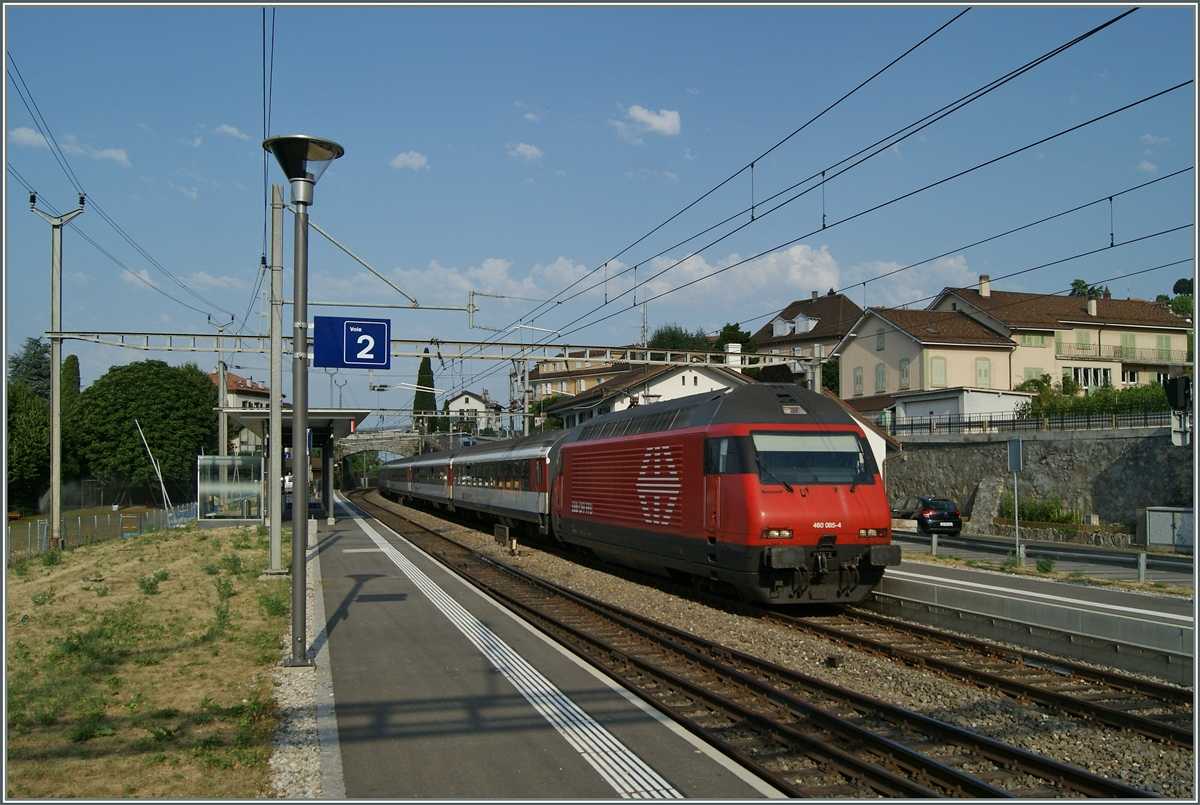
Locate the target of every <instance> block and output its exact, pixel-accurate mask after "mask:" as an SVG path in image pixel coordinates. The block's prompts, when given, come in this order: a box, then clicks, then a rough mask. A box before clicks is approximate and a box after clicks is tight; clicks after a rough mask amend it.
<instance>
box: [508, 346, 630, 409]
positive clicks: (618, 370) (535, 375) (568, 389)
mask: <svg viewBox="0 0 1200 805" xmlns="http://www.w3.org/2000/svg"><path fill="white" fill-rule="evenodd" d="M605 355H606V353H605V351H603V350H576V351H574V352H571V353H570V354H567V355H558V356H556V357H554V358H551V359H550V360H546V361H539V362H538V365H537V366H536V367H534V368H533V369H530V370H529V386H530V388H532V389H533V398H534V399H535V400H544V399H546V398H547V397H553V396H557V395H564V394H565V395H569V396H574V395H576V394H582V393H583V392H585V391H588V390H590V389H594V388H595V387H596V386H598V385H600V384H601V383H605V382H607V381H609V380H612V379H613V378H614V377H616V376H617V375H619V374H622V373H623V372H628V371H629V364H622V363H612V362H610V361H607V360H605Z"/></svg>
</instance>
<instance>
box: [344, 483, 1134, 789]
mask: <svg viewBox="0 0 1200 805" xmlns="http://www.w3.org/2000/svg"><path fill="white" fill-rule="evenodd" d="M360 502H361V501H360ZM366 505H367V506H369V508H371V509H372V510H377V511H379V513H380V514H383V515H384V517H383V519H384V520H385V521H386V520H393V521H395V520H403V518H401V517H400V516H399V515H396V514H394V513H391V512H388V511H386V510H378V509H377V507H375V506H371V505H370V504H366ZM405 522H410V521H405ZM414 525H415V524H414ZM416 528H418V529H420V530H421V531H425V532H427V533H432V534H435V535H436V532H428V531H427V529H424V528H423V527H420V526H416ZM436 536H437V538H438V539H439V540H448V541H449V542H450V543H451V544H453V545H455V546H456V551H458V552H460V554H459V556H458V557H457V558H456V559H454V560H453V561H451V562H448V565H449V566H450V567H452V569H454V570H455V571H456V572H458V573H460V574H462V575H464V576H466V577H467V578H469V579H470V580H471V581H472V583H474V584H476V585H478V586H480V587H481V588H484V589H485V590H487V592H488V593H489V594H491V595H494V596H495V597H497V598H499V599H501V600H503V601H504V602H505V603H506V604H508V605H509V606H511V607H513V608H514V609H517V610H518V611H519V612H521V613H524V616H525V617H526V618H527V619H531V620H533V621H534V622H536V623H538V624H539V625H541V627H542V628H543V629H546V628H547V627H549V628H550V630H551V631H552V632H553V633H555V634H556V636H557V637H558V639H559V640H560V641H563V642H566V643H567V644H568V645H571V646H572V647H573V648H574V649H575V650H576V651H577V652H579V653H580V654H581V655H582V656H584V657H585V658H587V659H588V661H589V662H592V663H593V664H595V665H597V666H598V667H600V668H602V669H604V670H606V671H607V672H609V673H613V674H615V675H617V676H619V677H623V678H624V679H625V681H626V683H627V684H630V685H631V686H632V688H633V690H634V691H635V692H637V693H638V695H640V696H642V697H643V698H645V699H647V701H650V702H651V703H653V704H654V705H655V706H658V707H660V708H665V709H667V710H668V711H669V712H671V714H672V715H673V717H676V718H680V719H681V721H682V723H684V724H685V725H686V726H687V727H688V728H689V729H691V730H693V731H694V732H697V734H701V735H703V736H705V738H706V739H707V740H713V741H714V742H716V743H718V744H719V745H721V746H722V748H723V749H725V750H726V751H729V752H730V753H731V755H732V756H734V757H736V758H737V759H738V760H739V762H742V763H744V764H746V765H748V767H750V768H753V769H754V770H755V772H756V773H762V774H764V776H765V777H766V778H767V779H770V780H772V782H774V783H776V784H783V783H787V788H788V789H789V790H793V792H794V793H797V794H800V795H804V794H805V793H807V792H804V791H796V790H795V789H796V787H795V786H794V785H792V784H791V783H788V782H787V781H786V780H784V781H783V782H782V783H781V781H780V779H779V778H778V774H777V773H776V772H772V771H770V770H768V769H762V768H761V764H760V763H758V762H757V761H755V760H754V759H753V758H750V757H749V756H748V755H747V754H746V753H745V752H742V751H741V750H740V749H739V748H738V747H737V746H735V745H731V744H730V743H729V742H727V741H724V740H723V739H722V738H720V737H719V736H716V735H714V734H713V731H712V730H711V729H706V728H705V727H704V726H703V725H701V724H698V723H696V722H695V721H694V720H692V719H689V718H688V717H687V715H686V714H684V713H681V712H679V709H678V708H677V707H672V706H671V705H670V704H669V703H666V702H664V701H663V700H662V695H663V694H662V688H663V686H665V690H667V691H670V692H672V693H676V694H677V695H680V696H683V697H685V699H686V700H687V701H696V700H700V701H703V702H704V703H705V706H706V707H713V708H719V709H720V710H721V711H723V712H725V713H728V714H731V716H730V717H732V718H733V719H735V720H737V721H740V722H741V723H744V724H753V725H755V726H756V728H757V729H760V730H766V731H767V732H768V734H770V735H773V736H776V737H775V740H784V739H786V740H787V741H790V742H794V743H795V744H796V745H797V746H798V747H800V750H799V751H801V752H802V753H804V754H807V755H809V756H810V757H811V756H812V754H813V753H814V752H822V753H827V754H826V758H827V760H826V761H825V762H828V763H831V764H832V766H833V767H834V768H837V769H839V771H841V772H842V773H843V774H845V775H847V776H848V777H851V778H857V779H860V780H868V781H869V782H868V785H869V787H870V788H871V790H874V791H876V792H879V793H887V794H891V795H898V796H937V795H939V794H937V793H933V791H931V790H930V791H928V792H927V793H917V792H915V791H910V792H909V793H907V794H906V793H899V792H902V791H903V790H904V789H903V788H901V787H900V786H901V785H908V786H912V785H918V786H919V787H920V788H925V787H926V786H932V788H933V789H937V790H940V792H941V795H951V796H976V797H979V796H983V797H992V798H994V797H1009V796H1013V794H1011V793H1010V792H1006V791H1004V790H1003V789H1000V788H997V787H995V786H992V785H991V784H990V783H988V782H986V781H983V780H980V779H979V778H977V777H973V776H971V775H968V774H965V773H963V772H961V771H960V770H958V769H956V768H953V767H952V766H949V765H947V764H944V763H942V762H940V761H937V760H934V759H932V758H929V757H927V756H926V755H923V754H921V753H920V752H917V751H915V750H913V749H910V748H908V747H906V746H904V745H903V744H900V743H898V742H896V741H893V740H891V739H889V738H886V737H884V736H881V735H879V734H878V733H876V732H872V731H870V730H866V729H865V728H863V727H861V726H859V725H857V724H854V723H853V722H851V721H848V720H847V719H845V718H842V717H841V716H839V715H837V714H836V713H833V712H829V711H827V710H823V709H821V708H818V707H816V706H814V705H813V704H811V703H810V702H808V701H806V698H807V697H811V696H812V695H814V694H815V695H819V696H824V697H825V698H827V699H831V700H833V701H836V702H839V707H842V708H845V709H849V710H852V711H854V712H855V713H859V714H862V713H865V714H878V715H879V716H880V717H881V718H883V719H884V720H885V721H886V722H887V723H890V724H892V725H895V726H900V727H902V728H904V729H906V730H909V731H912V732H916V733H918V734H920V735H923V736H926V737H925V738H923V739H921V740H920V741H919V743H928V738H929V737H935V738H936V739H937V740H938V741H941V742H943V743H945V744H949V745H953V746H955V747H957V748H958V749H959V750H960V751H967V752H969V753H972V754H974V755H975V757H977V758H978V759H979V760H982V761H986V762H987V763H989V764H993V765H994V766H995V767H996V768H995V770H994V771H992V772H989V773H987V774H990V775H993V776H1000V777H1004V776H1012V775H1013V773H1014V772H1017V773H1023V774H1029V775H1031V776H1034V777H1037V778H1040V779H1042V780H1045V781H1047V782H1049V783H1051V784H1052V785H1053V786H1055V787H1057V788H1058V789H1064V788H1065V789H1070V790H1071V791H1074V792H1079V793H1083V794H1086V795H1088V796H1102V797H1122V798H1129V797H1153V796H1155V795H1153V794H1151V793H1149V792H1146V791H1143V790H1141V789H1137V788H1133V787H1131V786H1128V785H1125V784H1124V783H1120V782H1118V781H1114V780H1110V779H1108V778H1105V777H1102V776H1099V775H1095V774H1092V773H1090V772H1086V771H1084V770H1082V769H1078V768H1077V767H1074V766H1070V765H1068V764H1063V763H1059V762H1058V761H1054V760H1051V759H1049V758H1045V757H1042V756H1039V755H1034V754H1032V753H1029V752H1025V751H1024V750H1020V749H1017V748H1015V747H1011V746H1008V745H1006V744H1003V743H1000V742H998V741H994V740H992V739H988V738H986V737H984V736H979V735H976V734H974V733H971V732H969V731H967V730H962V729H960V728H957V727H953V726H952V725H948V724H943V723H942V722H939V721H937V720H935V719H931V718H929V717H926V716H921V715H920V714H917V713H912V712H910V711H907V710H903V709H902V708H898V707H895V706H893V705H889V704H887V703H884V702H881V701H878V700H876V699H872V698H871V697H867V696H863V695H861V694H857V693H854V692H852V691H847V690H845V689H841V688H838V687H837V686H833V685H829V684H828V683H824V682H821V681H820V680H816V679H814V678H811V677H806V676H804V675H802V674H799V673H797V672H794V671H791V670H790V669H786V668H783V667H782V666H777V665H773V664H771V663H768V662H766V661H764V660H759V659H757V658H753V657H750V656H749V655H745V654H743V653H741V652H737V651H735V650H733V649H729V648H726V647H722V646H718V645H716V644H713V643H709V642H708V641H703V640H701V639H700V638H696V637H694V636H691V635H687V634H686V633H683V632H679V631H678V630H675V629H672V628H671V627H668V626H666V625H664V624H659V623H655V622H653V621H649V620H648V619H643V618H641V617H640V616H637V615H634V614H633V613H628V612H625V611H624V610H620V609H619V608H617V607H613V606H612V605H608V604H604V603H603V602H597V601H594V600H593V599H589V598H588V597H587V596H582V595H580V594H578V593H573V592H571V591H567V590H563V589H561V588H558V587H557V586H556V585H553V584H551V583H549V582H546V581H544V580H542V579H539V578H537V577H535V576H532V575H531V574H528V573H526V572H525V571H522V570H519V569H517V568H514V567H511V566H509V565H507V564H505V563H503V562H499V561H497V560H495V559H493V558H490V557H486V556H483V555H482V554H478V553H477V552H475V551H473V550H472V549H470V548H469V547H467V546H464V545H461V544H460V543H457V542H454V541H453V540H449V538H447V537H444V536H442V535H436ZM431 553H433V554H434V555H438V554H439V553H442V554H444V553H445V552H444V551H439V550H437V549H434V550H432V551H431ZM464 557H470V561H469V562H466V561H464ZM443 561H446V559H445V557H444V556H443ZM468 564H469V565H475V566H478V567H482V568H487V569H488V570H489V571H490V572H494V573H498V574H502V575H501V576H500V578H502V579H503V580H502V581H499V582H497V581H492V582H488V581H484V580H482V579H480V578H479V577H478V575H477V574H475V573H469V572H467V571H468V567H467V565H468ZM512 585H520V586H521V589H522V591H523V593H524V594H517V593H514V592H512V591H511V586H512ZM502 587H507V588H508V589H501V588H502ZM534 590H535V591H536V593H537V596H538V597H547V596H554V597H555V600H557V601H560V602H561V601H568V602H570V603H571V605H572V606H573V607H576V608H577V609H576V610H575V611H576V612H577V613H578V612H582V611H587V612H588V613H590V614H589V616H588V617H596V616H597V613H596V610H597V609H599V610H600V611H601V612H603V615H604V617H605V618H607V619H609V622H610V623H612V624H615V628H616V630H617V634H619V635H621V636H622V637H623V638H625V639H629V638H630V637H632V636H634V635H637V636H638V638H639V639H642V640H654V641H655V642H656V643H657V644H658V645H659V646H661V649H660V650H663V651H670V652H672V653H673V655H674V656H676V657H679V658H680V659H679V660H676V661H674V662H682V663H684V664H685V665H686V666H687V667H693V668H704V669H705V671H704V674H703V675H706V676H708V677H709V678H710V680H709V684H700V683H697V682H695V681H692V680H689V679H685V678H684V677H683V676H682V675H681V674H679V673H675V672H672V671H671V670H670V669H669V668H664V664H665V663H664V662H663V661H658V662H652V661H651V660H650V659H648V658H647V656H645V655H646V652H645V651H644V650H643V651H642V652H640V653H639V652H638V651H635V650H627V649H625V648H622V647H619V646H616V645H614V644H613V643H612V641H611V639H607V638H605V637H604V636H603V635H600V636H597V635H595V634H590V633H588V634H579V630H578V629H577V628H576V627H575V626H574V625H572V624H568V623H567V622H566V619H564V617H563V616H559V615H555V614H552V613H548V612H546V611H545V604H544V603H543V604H542V605H540V606H539V605H538V604H537V603H535V602H530V601H529V600H528V598H529V595H528V593H529V591H534ZM571 617H573V618H577V617H579V615H577V614H576V615H573V616H571ZM612 629H613V626H607V627H603V628H602V629H593V630H592V631H601V632H611V631H612ZM731 663H732V664H731ZM736 666H740V667H736ZM621 669H625V672H624V673H622V671H621ZM629 669H634V670H635V671H636V674H635V675H637V676H640V675H643V674H644V675H652V676H653V677H655V678H657V679H658V680H659V682H657V683H654V685H655V687H658V688H660V690H659V695H658V696H656V695H655V694H654V693H653V692H648V691H645V690H642V689H641V685H639V684H637V683H635V682H633V681H632V680H630V679H629V677H630V673H629ZM780 681H782V683H783V685H784V686H785V687H790V688H792V689H793V690H796V689H799V690H800V691H801V694H800V695H797V694H795V693H792V692H789V691H788V690H786V689H781V688H780V685H779V682H780ZM713 684H716V685H718V686H724V685H737V686H740V687H741V688H742V689H743V690H748V691H751V692H752V693H751V694H750V698H754V699H757V700H759V701H761V702H764V703H765V704H764V705H760V709H765V710H767V711H771V710H776V711H778V710H782V711H784V712H786V713H789V714H790V716H789V717H791V718H796V717H799V718H802V719H805V720H807V721H808V722H809V723H810V724H814V725H817V726H818V727H819V729H820V730H822V731H826V730H827V731H832V732H834V734H835V735H837V736H838V740H839V741H842V742H848V743H849V744H850V745H851V746H853V747H857V748H859V749H861V750H862V751H866V752H868V753H869V754H870V755H872V756H873V757H877V758H881V759H882V762H883V763H884V764H886V765H887V766H889V767H890V768H889V769H880V768H878V766H875V764H872V765H873V766H875V768H877V769H878V771H872V772H870V773H869V775H868V776H864V772H862V771H857V772H855V771H853V769H854V765H850V764H855V765H856V764H858V763H861V762H862V761H860V760H857V759H854V758H853V755H852V754H850V753H849V752H847V751H845V750H838V749H837V748H836V747H833V746H828V745H826V746H825V747H823V748H822V746H821V745H822V744H823V743H824V744H828V742H827V741H824V742H823V741H820V740H819V739H816V738H813V737H812V736H807V735H805V734H804V733H803V732H799V731H798V730H796V729H795V728H793V727H791V726H789V725H788V724H783V723H780V722H779V721H778V717H772V716H768V715H764V714H763V713H762V712H759V711H758V710H755V709H753V708H751V707H749V706H748V705H747V704H746V703H745V701H744V700H743V701H739V702H732V701H728V697H727V696H723V695H720V694H718V693H714V692H713V691H712V689H711V688H712V685H713ZM740 695H741V696H742V697H743V699H744V698H745V697H746V696H747V694H745V693H742V694H740ZM764 719H765V720H764ZM814 742H815V743H814ZM881 773H882V774H881ZM897 774H907V775H910V776H915V777H916V778H917V780H918V781H919V782H912V781H908V780H904V778H903V777H897ZM901 780H903V781H904V782H903V784H902V783H901V782H900V781H901ZM1051 790H1052V789H1051ZM1046 793H1047V789H1046V788H1044V787H1043V788H1039V789H1038V790H1037V791H1036V792H1035V793H1034V795H1035V796H1045V795H1046Z"/></svg>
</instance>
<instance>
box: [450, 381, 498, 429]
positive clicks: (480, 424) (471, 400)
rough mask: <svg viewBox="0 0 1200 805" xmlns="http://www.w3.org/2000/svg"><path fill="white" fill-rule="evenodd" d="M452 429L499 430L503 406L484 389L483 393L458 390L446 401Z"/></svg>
mask: <svg viewBox="0 0 1200 805" xmlns="http://www.w3.org/2000/svg"><path fill="white" fill-rule="evenodd" d="M446 411H447V412H448V413H449V415H450V424H451V428H452V429H465V430H466V431H467V432H469V433H483V432H484V431H488V430H490V431H492V432H496V431H499V430H500V425H501V418H502V414H503V412H504V408H503V407H502V406H501V405H500V403H498V402H496V401H495V400H493V399H492V398H491V396H490V395H489V394H488V390H487V389H484V390H483V394H476V393H475V392H473V391H466V390H463V391H460V392H458V393H457V394H455V395H454V396H453V397H451V398H450V399H449V400H447V402H446Z"/></svg>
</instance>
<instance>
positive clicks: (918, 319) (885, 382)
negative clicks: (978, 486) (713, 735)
mask: <svg viewBox="0 0 1200 805" xmlns="http://www.w3.org/2000/svg"><path fill="white" fill-rule="evenodd" d="M1013 350H1014V345H1013V342H1012V341H1011V340H1010V339H1008V338H1006V337H1004V336H1003V335H1001V334H1000V333H998V332H996V331H995V330H993V329H992V328H990V327H987V326H985V325H984V324H981V323H980V322H978V321H976V320H975V319H973V318H971V317H970V316H968V315H966V314H965V313H960V312H952V313H944V312H942V311H934V310H894V309H888V308H867V309H866V310H865V311H863V314H862V316H860V317H859V319H858V321H857V322H855V324H854V325H853V326H852V327H851V328H850V331H849V332H848V333H847V334H846V336H845V337H844V338H843V339H842V340H841V341H839V342H838V344H837V345H836V346H835V348H834V350H833V353H834V354H835V355H838V356H840V357H841V371H840V380H841V390H840V395H839V396H841V398H842V399H843V400H845V401H846V402H847V403H848V404H850V405H851V406H852V407H854V408H855V409H857V410H859V411H882V410H884V409H886V408H889V407H891V406H892V405H893V404H894V403H895V401H896V395H897V394H903V393H905V392H912V391H932V390H935V389H953V388H961V387H971V388H979V389H991V388H1001V389H1009V388H1010V386H1009V385H1008V376H1009V374H1010V372H1009V361H1010V360H1011V358H1012V354H1013Z"/></svg>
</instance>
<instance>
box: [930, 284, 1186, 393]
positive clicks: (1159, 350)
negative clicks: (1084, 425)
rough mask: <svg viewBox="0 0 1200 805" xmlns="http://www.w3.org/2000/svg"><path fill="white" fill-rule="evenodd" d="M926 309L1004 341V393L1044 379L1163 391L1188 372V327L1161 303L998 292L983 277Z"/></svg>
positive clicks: (945, 292) (1090, 386)
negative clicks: (960, 317) (961, 317)
mask: <svg viewBox="0 0 1200 805" xmlns="http://www.w3.org/2000/svg"><path fill="white" fill-rule="evenodd" d="M929 309H930V310H931V311H940V312H943V313H956V312H961V313H964V314H966V315H967V316H969V317H971V318H972V319H974V320H976V321H978V322H979V323H981V324H984V325H986V326H987V327H989V328H991V329H993V330H995V331H997V332H999V333H1000V334H1002V335H1004V336H1005V337H1007V338H1009V339H1010V340H1011V341H1012V342H1013V344H1014V345H1015V349H1014V351H1013V355H1012V363H1011V367H1010V369H1009V372H1008V378H1007V383H1008V387H1009V388H1012V387H1014V386H1017V385H1019V384H1021V383H1022V382H1024V381H1025V380H1029V379H1031V378H1037V377H1040V376H1042V375H1043V374H1047V375H1050V376H1051V377H1053V378H1055V379H1056V380H1057V379H1059V378H1061V377H1070V378H1072V379H1073V380H1075V381H1076V382H1077V383H1078V384H1079V385H1080V386H1081V387H1083V388H1084V389H1086V390H1093V389H1096V388H1099V387H1101V386H1105V385H1110V386H1113V387H1116V388H1120V387H1122V386H1132V385H1145V384H1147V383H1150V382H1154V381H1157V382H1160V383H1165V382H1166V380H1167V378H1168V377H1173V376H1176V375H1179V374H1182V372H1183V370H1184V368H1185V367H1189V366H1191V365H1192V356H1191V354H1190V353H1189V350H1188V333H1189V332H1190V331H1191V328H1192V323H1191V321H1190V320H1189V319H1186V318H1183V317H1181V316H1177V315H1175V314H1174V313H1173V312H1172V311H1171V308H1170V306H1169V305H1165V304H1161V303H1158V302H1148V301H1145V300H1141V299H1113V298H1111V296H1110V295H1109V294H1107V293H1106V294H1105V295H1104V296H1103V297H1101V298H1087V297H1082V296H1056V295H1048V294H1031V293H1013V292H1009V291H996V290H992V288H991V282H990V280H989V278H988V276H987V275H986V274H983V275H980V277H979V285H978V286H977V287H975V288H946V289H944V290H943V291H942V292H941V294H939V295H938V297H937V298H936V299H935V300H934V301H933V303H932V304H931V305H930V306H929Z"/></svg>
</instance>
